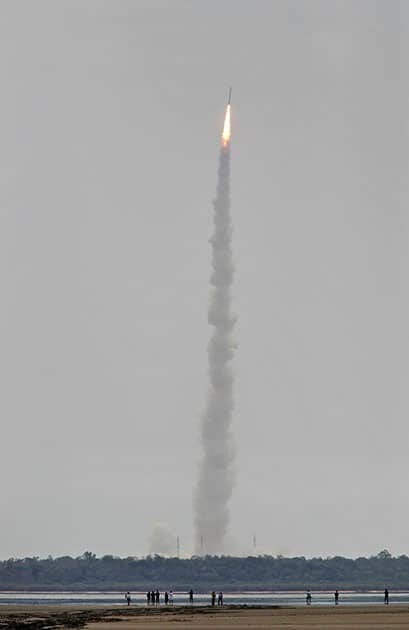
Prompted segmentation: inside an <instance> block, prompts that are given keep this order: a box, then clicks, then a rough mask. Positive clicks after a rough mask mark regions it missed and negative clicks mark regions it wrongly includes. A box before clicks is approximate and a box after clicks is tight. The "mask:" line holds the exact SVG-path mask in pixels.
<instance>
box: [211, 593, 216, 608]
mask: <svg viewBox="0 0 409 630" xmlns="http://www.w3.org/2000/svg"><path fill="white" fill-rule="evenodd" d="M215 603H216V591H212V606H214V605H215Z"/></svg>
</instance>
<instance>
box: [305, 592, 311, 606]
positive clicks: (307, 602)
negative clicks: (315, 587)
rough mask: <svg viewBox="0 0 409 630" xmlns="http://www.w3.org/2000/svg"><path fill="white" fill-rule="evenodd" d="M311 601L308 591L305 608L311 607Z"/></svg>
mask: <svg viewBox="0 0 409 630" xmlns="http://www.w3.org/2000/svg"><path fill="white" fill-rule="evenodd" d="M311 600H312V596H311V591H310V590H309V589H308V591H307V595H306V597H305V601H306V604H307V606H311Z"/></svg>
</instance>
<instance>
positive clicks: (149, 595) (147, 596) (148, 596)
mask: <svg viewBox="0 0 409 630" xmlns="http://www.w3.org/2000/svg"><path fill="white" fill-rule="evenodd" d="M146 601H147V602H148V606H149V604H150V603H151V592H150V591H148V592H147V593H146Z"/></svg>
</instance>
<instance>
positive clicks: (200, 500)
mask: <svg viewBox="0 0 409 630" xmlns="http://www.w3.org/2000/svg"><path fill="white" fill-rule="evenodd" d="M222 138H223V141H222V146H221V149H220V158H219V170H218V181H217V192H216V199H215V200H214V202H213V206H214V229H213V234H212V237H211V239H210V243H211V247H212V267H213V273H212V275H211V278H210V283H211V302H210V307H209V324H210V325H211V326H213V331H212V335H211V338H210V342H209V346H208V357H209V381H210V382H209V392H208V396H207V401H206V407H205V412H204V414H203V417H202V424H201V441H202V445H203V457H202V461H201V465H200V472H199V480H198V484H197V488H196V494H195V500H194V507H195V547H196V553H198V554H217V553H221V552H223V545H224V538H225V534H226V531H227V527H228V523H229V507H228V503H229V500H230V497H231V494H232V490H233V471H232V462H233V455H234V454H233V447H232V435H231V429H230V427H231V421H232V413H233V373H232V369H231V363H230V362H231V359H232V358H233V354H234V342H233V339H232V330H233V326H234V322H235V318H234V317H233V315H232V313H231V293H230V291H231V285H232V282H233V271H234V270H233V263H232V252H231V239H232V224H231V216H230V104H229V105H228V107H227V112H226V119H225V126H224V131H223V136H222Z"/></svg>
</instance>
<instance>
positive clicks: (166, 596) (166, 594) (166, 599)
mask: <svg viewBox="0 0 409 630" xmlns="http://www.w3.org/2000/svg"><path fill="white" fill-rule="evenodd" d="M168 604H169V595H168V592H167V591H165V606H167V605H168Z"/></svg>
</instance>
